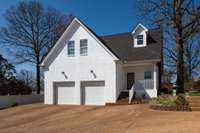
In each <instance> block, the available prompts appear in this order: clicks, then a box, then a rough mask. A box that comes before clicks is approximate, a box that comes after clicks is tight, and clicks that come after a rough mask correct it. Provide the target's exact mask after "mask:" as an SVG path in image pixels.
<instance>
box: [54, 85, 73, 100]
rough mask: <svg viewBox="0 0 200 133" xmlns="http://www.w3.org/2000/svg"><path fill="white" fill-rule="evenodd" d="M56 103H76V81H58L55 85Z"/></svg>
mask: <svg viewBox="0 0 200 133" xmlns="http://www.w3.org/2000/svg"><path fill="white" fill-rule="evenodd" d="M55 92H56V96H55V103H56V104H74V103H75V95H76V93H75V83H74V82H65V83H57V84H56V87H55Z"/></svg>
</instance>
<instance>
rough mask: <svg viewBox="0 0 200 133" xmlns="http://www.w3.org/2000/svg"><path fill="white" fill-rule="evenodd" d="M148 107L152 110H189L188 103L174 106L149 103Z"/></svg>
mask: <svg viewBox="0 0 200 133" xmlns="http://www.w3.org/2000/svg"><path fill="white" fill-rule="evenodd" d="M150 108H151V109H154V110H161V111H190V108H189V107H188V105H180V106H174V105H158V104H157V105H154V104H150Z"/></svg>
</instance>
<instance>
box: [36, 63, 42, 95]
mask: <svg viewBox="0 0 200 133" xmlns="http://www.w3.org/2000/svg"><path fill="white" fill-rule="evenodd" d="M36 82H37V94H40V89H41V88H40V64H39V63H37V64H36Z"/></svg>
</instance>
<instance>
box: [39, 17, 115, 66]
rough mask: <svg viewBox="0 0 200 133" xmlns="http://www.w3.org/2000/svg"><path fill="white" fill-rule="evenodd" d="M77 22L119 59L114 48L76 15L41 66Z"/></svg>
mask: <svg viewBox="0 0 200 133" xmlns="http://www.w3.org/2000/svg"><path fill="white" fill-rule="evenodd" d="M75 22H77V23H78V24H80V25H81V26H82V27H83V28H84V29H85V30H86V31H87V32H88V33H89V34H90V35H91V36H92V37H94V39H95V40H96V41H97V42H99V43H100V45H101V46H102V47H103V48H104V49H105V50H106V51H107V52H108V53H109V54H110V55H111V56H112V57H113V59H114V60H118V59H119V58H118V57H117V56H116V55H115V54H114V52H112V50H111V49H110V48H109V47H108V46H107V45H105V44H104V43H103V41H102V39H101V38H99V37H98V35H96V34H95V32H93V31H92V30H91V29H90V28H89V27H87V26H86V25H85V24H84V23H83V22H81V21H80V20H79V19H77V18H76V17H74V18H73V20H72V21H71V23H70V24H69V26H68V27H67V29H66V30H65V31H64V33H63V34H62V36H61V37H60V38H59V39H58V41H57V42H56V44H55V45H54V46H53V47H52V48H51V50H50V51H49V53H48V54H47V55H46V57H45V58H44V60H43V62H42V64H41V66H44V65H45V63H46V62H47V61H48V59H49V58H50V55H51V54H52V53H53V51H54V50H55V49H56V48H57V46H58V45H59V44H60V43H61V41H62V40H63V39H64V38H65V36H66V35H67V33H68V31H69V30H70V28H71V27H72V25H73V24H74V23H75Z"/></svg>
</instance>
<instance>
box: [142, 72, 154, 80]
mask: <svg viewBox="0 0 200 133" xmlns="http://www.w3.org/2000/svg"><path fill="white" fill-rule="evenodd" d="M144 79H152V71H145V72H144Z"/></svg>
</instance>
